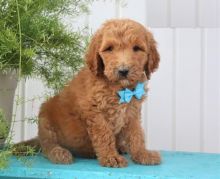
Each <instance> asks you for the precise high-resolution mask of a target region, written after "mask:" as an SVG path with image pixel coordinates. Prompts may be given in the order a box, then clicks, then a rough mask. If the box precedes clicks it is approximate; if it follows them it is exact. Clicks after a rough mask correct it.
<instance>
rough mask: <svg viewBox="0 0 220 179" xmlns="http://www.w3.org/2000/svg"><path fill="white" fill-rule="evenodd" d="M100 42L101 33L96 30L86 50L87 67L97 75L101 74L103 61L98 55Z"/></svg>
mask: <svg viewBox="0 0 220 179" xmlns="http://www.w3.org/2000/svg"><path fill="white" fill-rule="evenodd" d="M101 42H102V35H101V32H100V31H97V32H96V33H95V34H94V36H93V37H92V39H91V42H90V44H89V46H88V49H87V52H86V56H85V58H86V63H87V65H88V67H89V69H90V70H91V71H92V72H93V73H94V74H95V75H97V76H101V75H103V72H104V63H103V60H102V58H101V56H100V55H99V48H100V44H101Z"/></svg>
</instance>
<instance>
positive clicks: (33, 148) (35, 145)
mask: <svg viewBox="0 0 220 179" xmlns="http://www.w3.org/2000/svg"><path fill="white" fill-rule="evenodd" d="M40 150H41V147H40V142H39V139H38V138H37V137H35V138H33V139H30V140H27V141H24V142H20V143H17V144H15V145H13V147H12V153H13V155H17V156H29V155H35V154H37V153H39V152H40Z"/></svg>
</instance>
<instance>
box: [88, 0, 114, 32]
mask: <svg viewBox="0 0 220 179" xmlns="http://www.w3.org/2000/svg"><path fill="white" fill-rule="evenodd" d="M115 7H116V4H115V1H94V2H93V3H92V5H91V7H90V11H91V12H90V14H89V17H88V21H89V28H90V29H92V32H95V31H96V30H97V29H98V28H99V27H100V26H101V24H103V23H104V22H105V21H106V20H108V19H112V18H115V17H116V12H115Z"/></svg>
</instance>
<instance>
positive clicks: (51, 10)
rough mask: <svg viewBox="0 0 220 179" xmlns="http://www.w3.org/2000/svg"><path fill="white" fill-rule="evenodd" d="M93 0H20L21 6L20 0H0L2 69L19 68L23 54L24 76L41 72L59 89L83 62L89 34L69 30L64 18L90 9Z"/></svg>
mask: <svg viewBox="0 0 220 179" xmlns="http://www.w3.org/2000/svg"><path fill="white" fill-rule="evenodd" d="M89 3H91V0H18V7H17V5H16V0H0V70H1V71H4V72H7V71H10V70H14V69H16V70H18V68H19V56H20V55H21V59H22V61H21V75H22V77H29V76H38V77H40V78H42V79H44V81H45V82H46V84H47V86H48V87H50V88H53V89H54V90H55V91H59V89H60V88H62V87H63V85H64V84H65V83H66V81H67V80H68V79H69V78H70V77H71V76H72V75H73V74H74V73H75V72H76V71H78V69H79V68H80V67H81V66H82V64H83V60H82V58H83V52H84V50H85V46H86V38H87V34H85V33H84V31H79V30H78V29H75V30H74V31H70V30H68V29H67V28H66V26H65V25H64V24H63V23H62V18H63V17H64V16H69V18H72V19H74V18H76V17H77V16H79V15H81V14H83V13H87V12H88V8H87V7H88V5H89ZM17 8H18V9H17ZM17 10H19V16H20V17H19V18H20V22H19V23H20V28H21V29H20V30H21V39H19V23H18V20H19V19H18V13H17ZM20 40H21V50H20V49H19V46H20Z"/></svg>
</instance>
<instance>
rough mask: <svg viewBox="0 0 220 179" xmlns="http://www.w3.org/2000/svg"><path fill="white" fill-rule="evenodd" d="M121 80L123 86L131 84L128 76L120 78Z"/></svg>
mask: <svg viewBox="0 0 220 179" xmlns="http://www.w3.org/2000/svg"><path fill="white" fill-rule="evenodd" d="M119 82H120V84H121V86H122V87H123V88H125V87H127V86H130V84H131V83H130V81H129V80H128V79H127V78H124V79H120V80H119Z"/></svg>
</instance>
